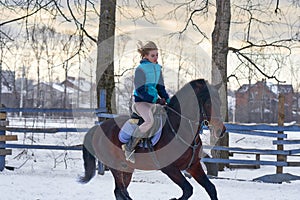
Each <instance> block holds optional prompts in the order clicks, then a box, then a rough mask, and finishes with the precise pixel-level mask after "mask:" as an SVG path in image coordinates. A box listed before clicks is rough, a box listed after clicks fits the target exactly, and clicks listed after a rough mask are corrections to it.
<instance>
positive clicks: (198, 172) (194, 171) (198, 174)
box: [187, 160, 218, 200]
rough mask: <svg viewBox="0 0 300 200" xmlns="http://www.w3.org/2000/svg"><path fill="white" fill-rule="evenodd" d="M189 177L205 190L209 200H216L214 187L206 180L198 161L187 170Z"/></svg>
mask: <svg viewBox="0 0 300 200" xmlns="http://www.w3.org/2000/svg"><path fill="white" fill-rule="evenodd" d="M187 171H188V172H189V173H190V174H191V176H192V177H193V178H194V179H195V180H196V181H197V182H198V183H199V184H200V185H201V186H202V187H204V189H205V190H206V192H207V193H208V195H209V196H210V199H211V200H217V199H218V197H217V191H216V187H215V185H214V184H213V183H212V182H211V181H210V180H209V179H208V177H207V176H206V174H205V172H204V171H203V168H202V166H201V163H200V160H199V162H196V163H195V164H193V165H192V166H191V168H190V169H188V170H187Z"/></svg>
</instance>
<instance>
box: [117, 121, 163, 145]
mask: <svg viewBox="0 0 300 200" xmlns="http://www.w3.org/2000/svg"><path fill="white" fill-rule="evenodd" d="M136 128H138V125H137V124H135V123H132V121H131V119H129V120H127V121H126V122H125V124H124V125H123V127H122V128H121V130H120V132H119V140H120V142H122V143H127V142H128V141H129V140H130V138H131V136H132V134H133V132H134V130H135V129H136ZM161 132H162V121H161V123H160V127H159V129H158V130H157V132H156V133H155V134H154V135H153V137H152V138H151V142H152V145H153V146H154V145H156V143H157V142H158V141H159V139H160V137H161ZM139 146H140V147H143V145H142V144H141V143H140V144H139ZM145 147H147V145H146V146H145Z"/></svg>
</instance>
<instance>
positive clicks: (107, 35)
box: [96, 0, 116, 113]
mask: <svg viewBox="0 0 300 200" xmlns="http://www.w3.org/2000/svg"><path fill="white" fill-rule="evenodd" d="M115 13H116V0H102V1H101V6H100V22H99V32H98V41H97V52H98V53H97V69H96V81H97V101H98V104H97V105H98V106H100V90H103V89H105V90H106V107H107V111H108V113H116V110H115V108H116V102H115V98H114V92H113V91H114V88H115V81H114V62H113V61H114V35H115Z"/></svg>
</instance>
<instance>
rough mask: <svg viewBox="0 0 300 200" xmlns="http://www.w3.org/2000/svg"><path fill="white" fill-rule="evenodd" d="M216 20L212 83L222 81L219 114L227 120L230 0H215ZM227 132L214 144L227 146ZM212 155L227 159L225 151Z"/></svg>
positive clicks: (220, 167)
mask: <svg viewBox="0 0 300 200" xmlns="http://www.w3.org/2000/svg"><path fill="white" fill-rule="evenodd" d="M216 8H217V11H216V21H215V27H214V30H213V33H212V83H213V84H218V83H220V82H222V86H221V88H220V90H219V93H220V98H221V101H222V106H221V115H222V117H223V119H225V121H228V108H227V107H228V105H227V54H228V40H229V28H230V18H231V11H230V0H216ZM228 141H229V138H228V134H226V135H225V136H224V137H223V138H222V139H219V140H218V141H217V142H213V143H214V144H215V145H216V146H228V144H229V142H228ZM212 155H213V157H216V158H224V159H228V157H229V154H228V152H225V151H213V152H212ZM223 168H224V165H223V164H220V165H219V170H223Z"/></svg>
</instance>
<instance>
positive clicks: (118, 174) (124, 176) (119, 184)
mask: <svg viewBox="0 0 300 200" xmlns="http://www.w3.org/2000/svg"><path fill="white" fill-rule="evenodd" d="M111 172H112V174H113V176H114V179H115V190H114V193H115V197H116V200H132V199H131V198H130V196H129V193H128V191H127V187H128V185H129V183H130V181H131V177H132V173H129V172H122V171H118V170H114V169H112V170H111Z"/></svg>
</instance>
